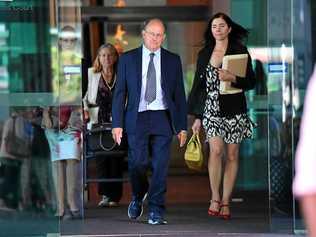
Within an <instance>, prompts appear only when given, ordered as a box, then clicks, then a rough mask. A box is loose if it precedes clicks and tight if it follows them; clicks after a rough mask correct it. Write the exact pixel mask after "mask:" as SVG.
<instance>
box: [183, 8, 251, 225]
mask: <svg viewBox="0 0 316 237" xmlns="http://www.w3.org/2000/svg"><path fill="white" fill-rule="evenodd" d="M247 35H248V31H247V30H246V29H244V28H243V27H242V26H240V25H238V24H236V23H235V22H233V21H232V20H231V19H230V18H229V17H228V16H227V15H225V14H224V13H217V14H215V15H214V16H213V17H212V18H211V20H210V21H209V23H208V26H207V29H206V31H205V34H204V40H205V45H204V47H203V48H202V49H201V51H200V52H199V55H198V60H197V66H196V73H195V78H194V82H193V87H192V90H191V93H190V96H189V101H188V106H189V114H191V115H194V116H195V121H194V123H193V125H192V130H193V133H198V132H199V130H200V128H201V124H202V123H203V128H204V129H205V132H206V136H207V139H208V141H209V145H210V148H211V149H210V154H209V162H208V171H209V179H210V187H211V190H212V197H211V202H210V206H209V209H208V214H209V215H210V216H220V217H221V218H223V219H225V220H228V219H230V217H231V216H230V210H229V202H230V196H231V193H232V190H233V187H234V184H235V180H236V176H237V171H238V156H239V145H240V143H241V141H242V140H243V139H244V138H250V137H251V136H252V130H253V123H252V121H251V120H250V119H249V117H248V116H247V114H246V113H247V104H246V97H245V94H244V91H245V90H249V89H253V88H254V86H255V77H254V72H253V69H252V65H251V58H250V55H249V53H248V50H247V48H246V47H245V46H244V45H243V44H242V40H243V39H244V38H246V37H247ZM232 54H248V64H247V70H246V77H245V78H242V77H238V76H236V75H233V74H232V73H230V72H229V71H227V70H224V69H222V68H221V65H222V60H223V57H224V55H232ZM220 81H226V82H230V83H231V86H233V87H235V88H239V89H242V92H240V93H235V94H220V91H219V87H220V86H219V85H220ZM225 149H226V151H225ZM224 154H226V157H227V158H226V162H225V167H224V176H223V193H222V196H221V195H220V192H219V190H220V184H221V180H222V157H223V155H224Z"/></svg>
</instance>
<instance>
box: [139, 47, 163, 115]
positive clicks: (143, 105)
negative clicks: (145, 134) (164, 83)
mask: <svg viewBox="0 0 316 237" xmlns="http://www.w3.org/2000/svg"><path fill="white" fill-rule="evenodd" d="M142 51H143V53H142V89H141V95H140V102H139V107H138V112H143V111H146V110H165V109H167V108H168V106H167V103H166V102H165V99H164V93H163V91H162V89H161V57H160V56H161V49H160V48H159V49H158V50H156V51H155V52H151V51H150V50H149V49H147V48H146V47H145V45H143V50H142ZM150 53H154V54H155V56H154V58H153V61H154V65H155V70H156V93H157V94H156V99H155V100H154V101H153V102H152V103H150V104H149V103H148V102H147V101H146V100H145V92H146V84H147V70H148V64H149V61H150Z"/></svg>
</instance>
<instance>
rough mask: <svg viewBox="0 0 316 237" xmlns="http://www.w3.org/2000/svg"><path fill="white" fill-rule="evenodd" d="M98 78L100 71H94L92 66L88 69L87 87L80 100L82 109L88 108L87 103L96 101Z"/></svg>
mask: <svg viewBox="0 0 316 237" xmlns="http://www.w3.org/2000/svg"><path fill="white" fill-rule="evenodd" d="M100 78H101V72H98V73H94V72H93V68H92V67H91V68H89V69H88V89H87V92H86V94H85V96H84V97H83V100H82V101H83V109H84V110H88V108H89V106H88V105H89V104H95V103H96V99H97V95H98V88H99V81H100Z"/></svg>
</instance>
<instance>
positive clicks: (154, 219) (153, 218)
mask: <svg viewBox="0 0 316 237" xmlns="http://www.w3.org/2000/svg"><path fill="white" fill-rule="evenodd" d="M148 224H150V225H166V224H167V221H166V220H165V219H163V217H162V216H160V215H156V214H155V213H154V212H150V213H149V218H148Z"/></svg>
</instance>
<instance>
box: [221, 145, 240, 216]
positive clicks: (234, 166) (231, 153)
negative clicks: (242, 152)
mask: <svg viewBox="0 0 316 237" xmlns="http://www.w3.org/2000/svg"><path fill="white" fill-rule="evenodd" d="M238 156H239V144H227V154H226V162H225V170H224V178H223V197H222V204H223V205H228V204H229V202H230V198H231V194H232V191H233V188H234V185H235V181H236V177H237V173H238V163H239V158H238ZM221 213H222V214H230V211H229V206H224V207H222V209H221Z"/></svg>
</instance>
